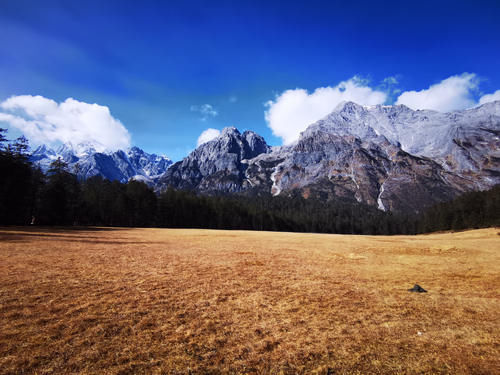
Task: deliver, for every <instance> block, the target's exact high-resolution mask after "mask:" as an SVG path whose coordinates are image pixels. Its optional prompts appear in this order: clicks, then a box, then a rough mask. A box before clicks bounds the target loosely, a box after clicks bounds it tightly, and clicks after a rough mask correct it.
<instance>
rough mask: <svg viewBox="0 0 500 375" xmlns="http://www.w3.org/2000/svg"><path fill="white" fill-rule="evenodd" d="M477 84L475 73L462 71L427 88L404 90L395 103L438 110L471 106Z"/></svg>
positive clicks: (473, 103) (473, 102) (444, 110)
mask: <svg viewBox="0 0 500 375" xmlns="http://www.w3.org/2000/svg"><path fill="white" fill-rule="evenodd" d="M478 84H479V80H478V78H477V76H476V75H475V74H473V73H463V74H461V75H455V76H451V77H449V78H446V79H444V80H442V81H441V82H440V83H436V84H434V85H431V86H430V87H429V88H428V89H424V90H420V91H405V92H403V93H402V94H401V95H400V96H399V97H398V100H397V101H396V104H404V105H406V106H408V107H410V108H412V109H433V110H436V111H440V112H449V111H453V110H460V109H466V108H471V107H473V106H474V105H475V104H476V102H475V101H474V99H473V97H472V93H473V91H474V90H476V89H477V87H478Z"/></svg>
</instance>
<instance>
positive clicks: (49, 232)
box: [0, 226, 140, 244]
mask: <svg viewBox="0 0 500 375" xmlns="http://www.w3.org/2000/svg"><path fill="white" fill-rule="evenodd" d="M124 229H129V228H109V227H88V226H85V227H84V226H78V227H49V226H44V227H42V226H29V227H28V226H26V227H20V226H12V227H0V241H26V237H28V238H30V239H32V238H40V239H57V240H60V241H70V242H92V243H99V242H100V243H110V244H113V243H116V244H120V243H127V242H124V241H103V240H102V238H101V237H100V236H99V233H96V232H114V231H115V232H116V231H121V230H124ZM93 233H95V234H96V235H95V236H92V234H93ZM134 243H140V242H134Z"/></svg>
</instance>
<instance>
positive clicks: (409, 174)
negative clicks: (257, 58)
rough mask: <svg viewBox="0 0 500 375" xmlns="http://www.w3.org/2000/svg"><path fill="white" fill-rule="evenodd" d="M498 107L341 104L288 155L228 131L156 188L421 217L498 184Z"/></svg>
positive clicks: (179, 165) (287, 150)
mask: <svg viewBox="0 0 500 375" xmlns="http://www.w3.org/2000/svg"><path fill="white" fill-rule="evenodd" d="M499 137H500V102H493V103H488V104H485V105H483V106H480V107H477V108H473V109H470V110H466V111H458V112H451V113H439V112H436V111H427V110H426V111H413V110H411V109H410V108H408V107H406V106H402V105H398V106H371V107H364V106H360V105H358V104H355V103H352V102H347V103H342V104H340V105H339V106H337V108H336V109H335V110H334V111H333V112H332V113H331V114H329V115H328V116H326V117H325V118H323V119H322V120H320V121H318V122H316V123H314V124H312V125H310V126H309V127H308V128H307V129H306V130H305V131H304V132H303V133H302V134H301V136H300V138H299V140H298V141H297V142H296V143H295V144H293V145H291V146H283V147H273V148H270V147H269V146H268V145H267V144H266V142H265V141H264V139H263V138H262V137H260V136H259V135H257V134H255V133H253V132H244V133H243V134H240V133H239V132H238V130H236V129H235V128H226V129H224V131H223V132H222V134H221V135H220V136H219V137H217V138H216V139H214V140H212V141H210V142H207V143H205V144H203V145H201V146H200V147H198V148H197V149H196V150H195V151H193V152H192V153H191V154H190V155H189V156H188V157H186V158H185V159H184V160H183V161H181V162H178V163H176V164H174V165H173V166H172V167H171V168H170V169H168V170H167V172H166V173H165V174H164V176H163V177H162V178H161V187H162V188H165V187H166V186H173V187H176V188H182V189H190V190H195V191H199V192H203V193H233V192H244V191H246V192H250V191H258V192H264V193H270V194H272V195H279V194H281V195H287V194H292V193H295V192H297V191H299V192H300V193H301V194H302V196H304V197H305V198H316V199H323V200H329V199H343V200H348V201H349V200H352V201H353V202H354V201H357V202H363V203H366V204H369V205H373V206H376V207H378V208H379V209H380V210H384V211H394V212H419V211H421V210H422V209H424V208H426V207H428V206H431V205H433V204H435V203H437V202H442V201H445V200H449V199H452V198H454V197H455V196H457V195H459V194H461V193H463V192H466V191H472V190H483V189H488V188H491V187H493V186H494V185H496V184H498V183H500V139H499Z"/></svg>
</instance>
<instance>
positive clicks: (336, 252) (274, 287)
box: [0, 228, 500, 374]
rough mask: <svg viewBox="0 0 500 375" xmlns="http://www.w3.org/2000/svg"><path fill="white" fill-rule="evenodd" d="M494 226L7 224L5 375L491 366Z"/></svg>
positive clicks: (498, 327) (1, 254) (495, 319)
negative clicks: (331, 230) (307, 229)
mask: <svg viewBox="0 0 500 375" xmlns="http://www.w3.org/2000/svg"><path fill="white" fill-rule="evenodd" d="M498 232H499V229H484V230H475V231H469V232H461V233H443V234H432V235H424V236H414V237H411V236H406V237H404V236H396V237H368V236H342V235H318V234H294V233H269V232H243V231H210V230H168V229H107V230H106V229H99V228H90V229H82V230H64V229H59V230H48V229H40V228H28V229H26V228H3V229H0V373H2V374H49V373H50V374H52V373H59V374H70V373H83V374H86V373H87V374H90V373H97V374H132V373H158V374H160V373H166V374H187V373H193V374H205V373H258V374H261V373H270V374H280V373H283V374H296V373H308V374H309V373H312V374H314V373H318V374H371V373H373V374H408V373H411V374H426V373H433V374H465V373H471V374H495V373H496V374H499V373H500V359H499V357H500V353H499V347H500V344H499V333H500V313H499V311H500V302H499V301H500V299H499V297H500V295H499V285H500V272H499V271H500V262H499V260H500V259H499V258H500V236H499V235H498ZM414 283H419V284H420V285H421V286H423V287H424V288H425V289H427V290H428V291H429V292H428V293H426V294H418V293H410V292H408V291H407V289H408V288H411V287H412V286H413V284H414ZM419 332H420V333H419Z"/></svg>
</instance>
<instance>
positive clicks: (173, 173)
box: [160, 127, 270, 193]
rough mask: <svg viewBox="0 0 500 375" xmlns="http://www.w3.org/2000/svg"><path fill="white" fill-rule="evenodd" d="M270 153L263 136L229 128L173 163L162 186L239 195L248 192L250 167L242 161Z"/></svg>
mask: <svg viewBox="0 0 500 375" xmlns="http://www.w3.org/2000/svg"><path fill="white" fill-rule="evenodd" d="M269 150H270V148H269V146H268V145H267V144H266V141H265V140H264V138H262V137H261V136H260V135H258V134H256V133H254V132H252V131H245V132H244V133H243V134H241V133H240V132H239V131H238V130H237V129H236V128H234V127H229V128H225V129H224V130H223V131H222V132H221V134H220V135H219V136H218V137H217V138H215V139H213V140H211V141H209V142H206V143H204V144H202V145H200V146H199V147H198V148H197V149H196V150H194V151H193V152H192V153H191V154H189V155H188V156H187V157H186V158H184V160H182V161H180V162H177V163H175V164H173V165H172V166H171V167H170V168H169V169H168V170H167V172H166V173H165V174H164V175H163V177H162V178H161V179H160V186H161V187H162V188H165V187H168V186H172V187H174V188H178V189H188V190H197V191H200V192H212V193H217V192H220V193H234V192H239V191H242V190H244V184H243V180H244V179H245V177H244V176H245V174H244V171H245V169H246V164H245V163H243V162H242V161H244V160H247V159H252V158H254V157H256V156H258V155H259V154H262V153H266V152H269Z"/></svg>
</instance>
